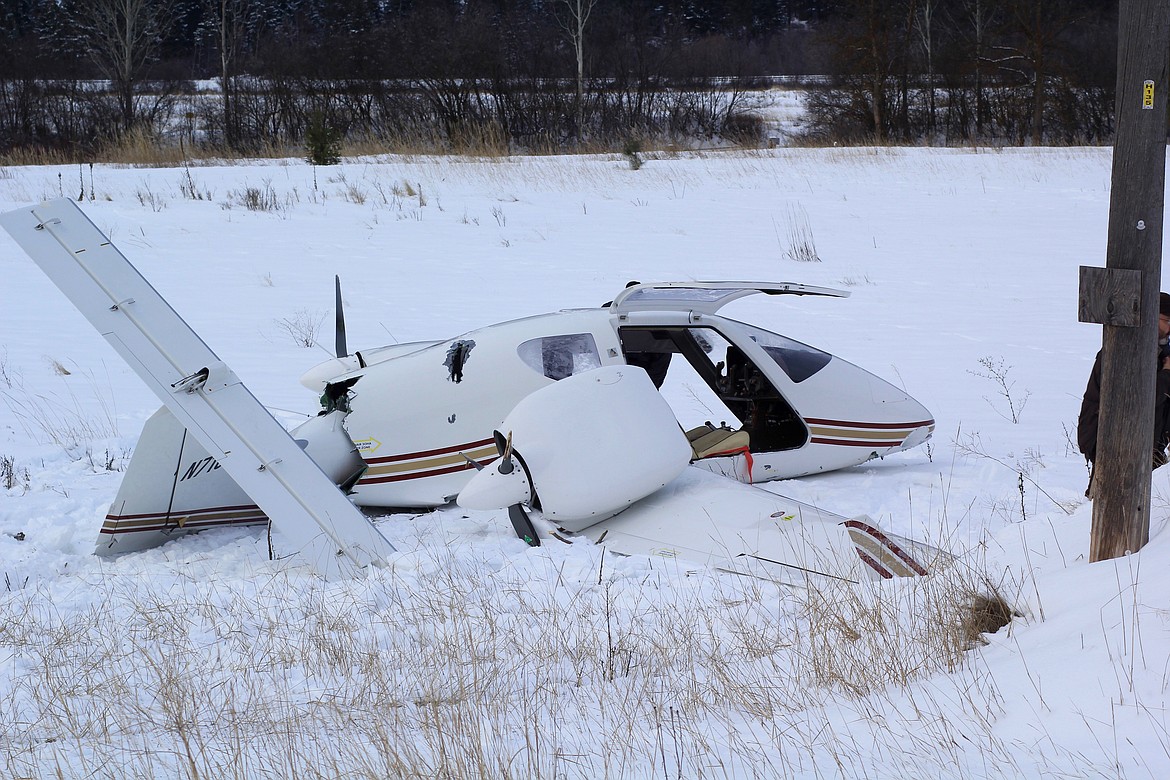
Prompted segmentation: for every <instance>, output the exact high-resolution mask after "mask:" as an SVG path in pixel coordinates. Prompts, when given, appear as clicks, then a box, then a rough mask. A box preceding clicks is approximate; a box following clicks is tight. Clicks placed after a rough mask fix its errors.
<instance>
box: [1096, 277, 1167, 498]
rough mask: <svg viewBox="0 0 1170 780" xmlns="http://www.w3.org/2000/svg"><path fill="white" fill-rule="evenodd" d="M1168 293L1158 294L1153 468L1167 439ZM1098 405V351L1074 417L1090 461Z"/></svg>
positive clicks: (1159, 462)
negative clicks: (1077, 414)
mask: <svg viewBox="0 0 1170 780" xmlns="http://www.w3.org/2000/svg"><path fill="white" fill-rule="evenodd" d="M1168 340H1170V294H1167V293H1161V295H1160V296H1159V298H1158V354H1157V358H1156V359H1157V361H1158V373H1157V379H1156V380H1155V383H1154V436H1153V445H1154V452H1153V458H1152V465H1153V467H1154V468H1157V467H1158V466H1161V465H1163V464H1165V463H1166V445H1167V443H1168V442H1170V346H1168V344H1167V341H1168ZM1100 407H1101V353H1100V352H1098V353H1097V358H1096V360H1094V361H1093V370H1092V372H1090V374H1089V383H1088V385H1087V386H1086V387H1085V395H1084V398H1083V399H1082V400H1081V414H1080V417H1078V418H1077V446H1078V447H1080V450H1081V452H1082V453H1083V454H1084V456H1085V458H1086V459H1087V460H1088V461H1089V465H1090V467H1092V464H1093V462H1094V461H1095V460H1096V459H1097V418H1098V416H1099V413H1100ZM1092 491H1093V479H1092V476H1091V472H1090V477H1089V489H1088V490H1086V491H1085V495H1086V496H1089V497H1090V498H1092Z"/></svg>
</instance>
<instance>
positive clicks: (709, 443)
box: [686, 425, 751, 460]
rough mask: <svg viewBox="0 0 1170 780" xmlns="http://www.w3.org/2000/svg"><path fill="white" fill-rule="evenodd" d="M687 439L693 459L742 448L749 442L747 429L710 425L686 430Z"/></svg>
mask: <svg viewBox="0 0 1170 780" xmlns="http://www.w3.org/2000/svg"><path fill="white" fill-rule="evenodd" d="M686 435H687V441H689V442H690V443H691V453H692V455H694V460H699V459H701V458H709V457H711V456H713V455H718V454H721V453H727V452H732V451H735V450H742V449H744V448H746V447H747V446H748V444H749V443H750V442H751V437H750V436H749V435H748V432H747V431H743V430H739V431H737V430H733V429H731V428H716V427H714V426H712V425H700V426H699V427H698V428H692V429H691V430H689V431H687V432H686Z"/></svg>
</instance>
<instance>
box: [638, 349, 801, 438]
mask: <svg viewBox="0 0 1170 780" xmlns="http://www.w3.org/2000/svg"><path fill="white" fill-rule="evenodd" d="M619 336H620V339H621V345H622V351H623V353H624V356H625V359H626V362H627V363H629V364H630V365H634V366H638V367H639V368H642V369H644V370H645V371H646V373H647V374H649V375H650V378H651V380H652V381H653V382H654V384H655V386H656V387H658V388H659V390H660V391H662V392H663V395H664V396H665V397H666V398H667V401H668V402H670V403H671V406H672V407H673V408H674V409H675V411H676V414H677V416H678V418H679V423H680V424H681V425H682V426H683V429H684V430H685V431H686V433H687V438H688V440H689V441H690V442H691V445H692V448H693V450H694V454H695V459H701V458H704V457H712V456H715V455H721V454H727V453H729V452H733V451H743V450H745V449H746V450H747V451H748V452H774V451H778V450H789V449H797V448H799V447H802V446H804V444H805V443H806V442H807V441H808V437H809V433H808V428H807V427H806V426H805V424H804V421H803V420H802V419H801V418H800V416H799V415H798V414H797V413H796V411H795V410H794V409H793V407H792V405H791V404H789V403H788V401H787V400H786V399H785V398H784V395H783V394H782V393H781V392H780V391H779V390H778V389H777V388H776V386H775V384H774V383H773V382H772V381H771V380H770V379H769V378H768V375H767V373H766V372H765V371H763V370H761V368H760V367H759V366H757V365H756V364H755V363H754V362H753V361H752V360H751V359H750V358H749V357H748V356H747V355H746V354H745V353H744V351H743V349H741V348H740V347H738V346H736V345H735V344H734V343H732V342H731V341H730V340H729V339H727V338H726V337H725V336H724V335H723V334H722V333H721V332H719V331H718V330H717V329H715V328H713V327H694V326H627V327H623V328H621V329H620V331H619ZM769 354H770V353H769ZM675 355H678V356H680V357H681V358H682V360H672V358H673V357H674V356H675ZM716 421H718V422H716Z"/></svg>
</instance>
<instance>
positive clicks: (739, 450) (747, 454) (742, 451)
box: [706, 447, 752, 484]
mask: <svg viewBox="0 0 1170 780" xmlns="http://www.w3.org/2000/svg"><path fill="white" fill-rule="evenodd" d="M731 455H743V459H744V461H746V462H747V475H748V484H751V481H752V453H751V451H750V450H749V449H748V448H747V447H736V448H735V449H734V450H724V451H723V452H712V453H711V454H710V455H707V456H706V457H708V458H722V457H728V456H731Z"/></svg>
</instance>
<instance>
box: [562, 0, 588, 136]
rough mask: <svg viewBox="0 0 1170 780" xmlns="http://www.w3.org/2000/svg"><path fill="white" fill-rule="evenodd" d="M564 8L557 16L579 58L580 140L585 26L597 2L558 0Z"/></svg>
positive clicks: (577, 104) (583, 115)
mask: <svg viewBox="0 0 1170 780" xmlns="http://www.w3.org/2000/svg"><path fill="white" fill-rule="evenodd" d="M558 2H559V4H560V5H562V6H564V9H565V13H563V14H558V15H557V21H558V22H560V24H561V28H562V29H564V31H565V33H566V34H567V35H568V36H569V43H570V45H572V47H573V54H574V55H576V58H577V93H576V97H575V100H574V106H575V108H576V121H577V137H578V138H580V137H581V134H582V132H583V131H584V124H585V25H586V24H587V23H588V22H589V15H590V14H591V13H593V7H594V6H595V5H597V0H558Z"/></svg>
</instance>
